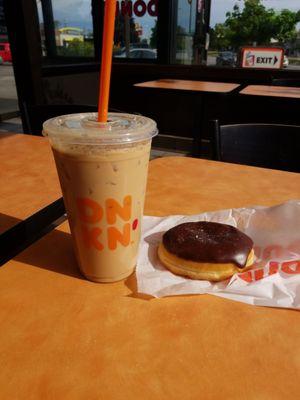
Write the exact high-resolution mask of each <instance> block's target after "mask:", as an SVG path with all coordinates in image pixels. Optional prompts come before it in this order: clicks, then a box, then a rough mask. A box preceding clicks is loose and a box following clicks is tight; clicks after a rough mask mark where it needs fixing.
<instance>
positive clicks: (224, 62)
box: [216, 51, 237, 67]
mask: <svg viewBox="0 0 300 400" xmlns="http://www.w3.org/2000/svg"><path fill="white" fill-rule="evenodd" d="M236 61H237V56H236V54H235V53H234V52H233V51H221V52H220V53H219V54H218V56H217V58H216V65H217V66H219V67H235V66H236Z"/></svg>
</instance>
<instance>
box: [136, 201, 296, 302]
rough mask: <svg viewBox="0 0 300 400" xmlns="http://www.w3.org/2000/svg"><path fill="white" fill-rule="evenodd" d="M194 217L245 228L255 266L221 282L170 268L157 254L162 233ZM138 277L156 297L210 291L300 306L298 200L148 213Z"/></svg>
mask: <svg viewBox="0 0 300 400" xmlns="http://www.w3.org/2000/svg"><path fill="white" fill-rule="evenodd" d="M194 221H214V222H221V223H225V224H229V225H233V226H235V227H237V228H238V229H239V230H241V231H242V232H245V233H246V234H247V235H248V236H250V237H251V239H252V240H253V242H254V251H255V256H256V261H255V264H254V266H253V268H252V269H251V270H249V271H246V272H243V273H240V274H235V275H234V276H233V277H232V278H231V279H228V280H225V281H222V282H217V283H213V282H209V281H197V280H192V279H188V278H184V277H181V276H177V275H174V274H172V273H171V272H170V271H168V270H167V269H166V268H165V267H164V266H163V265H162V264H161V263H160V261H159V260H158V257H157V246H158V244H159V242H160V241H161V238H162V235H163V233H164V232H165V231H167V230H168V229H170V228H172V227H173V226H175V225H178V224H181V223H183V222H194ZM137 283H138V291H139V292H140V293H147V294H150V295H152V296H154V297H163V296H171V295H182V294H196V293H200V294H201V293H210V294H213V295H216V296H220V297H226V298H228V299H232V300H236V301H241V302H244V303H248V304H255V305H260V306H270V307H284V308H300V200H291V201H288V202H286V203H284V204H281V205H278V206H274V207H262V206H254V207H249V208H238V209H230V210H221V211H215V212H207V213H203V214H199V215H192V216H183V215H171V216H168V217H148V216H146V217H144V219H143V228H142V241H141V246H140V252H139V258H138V263H137Z"/></svg>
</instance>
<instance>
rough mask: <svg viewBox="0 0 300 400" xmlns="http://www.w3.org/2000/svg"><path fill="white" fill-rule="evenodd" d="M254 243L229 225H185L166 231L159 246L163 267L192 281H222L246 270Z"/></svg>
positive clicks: (251, 256) (197, 223)
mask: <svg viewBox="0 0 300 400" xmlns="http://www.w3.org/2000/svg"><path fill="white" fill-rule="evenodd" d="M252 248H253V241H252V240H251V239H250V238H249V237H248V236H247V235H245V234H244V233H243V232H241V231H239V230H238V229H236V228H234V227H233V226H230V225H225V224H220V223H216V222H204V221H201V222H187V223H183V224H180V225H178V226H175V227H174V228H171V229H169V230H168V231H167V232H166V233H165V234H164V235H163V240H162V243H161V244H160V246H159V250H158V255H159V258H160V260H161V261H162V262H163V264H164V265H165V266H166V267H167V268H168V269H170V270H171V271H172V272H175V273H176V274H179V275H185V276H188V277H190V278H193V279H208V280H214V281H218V280H222V279H226V278H228V277H230V276H232V275H233V274H234V273H235V272H241V271H245V270H246V269H248V268H249V267H250V266H251V265H252V263H253V259H254V253H253V249H252Z"/></svg>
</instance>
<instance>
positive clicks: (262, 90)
mask: <svg viewBox="0 0 300 400" xmlns="http://www.w3.org/2000/svg"><path fill="white" fill-rule="evenodd" d="M240 94H243V95H249V96H268V97H287V98H295V99H300V88H299V87H290V86H272V85H270V86H266V85H249V86H246V87H245V88H244V89H243V90H241V91H240Z"/></svg>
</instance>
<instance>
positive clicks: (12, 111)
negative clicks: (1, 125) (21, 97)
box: [0, 97, 20, 122]
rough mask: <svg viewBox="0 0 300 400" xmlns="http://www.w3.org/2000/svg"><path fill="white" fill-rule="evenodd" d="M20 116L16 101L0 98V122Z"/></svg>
mask: <svg viewBox="0 0 300 400" xmlns="http://www.w3.org/2000/svg"><path fill="white" fill-rule="evenodd" d="M19 115H20V112H19V105H18V100H16V99H5V98H2V97H0V122H3V121H5V120H8V119H10V118H15V117H18V116H19Z"/></svg>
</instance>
